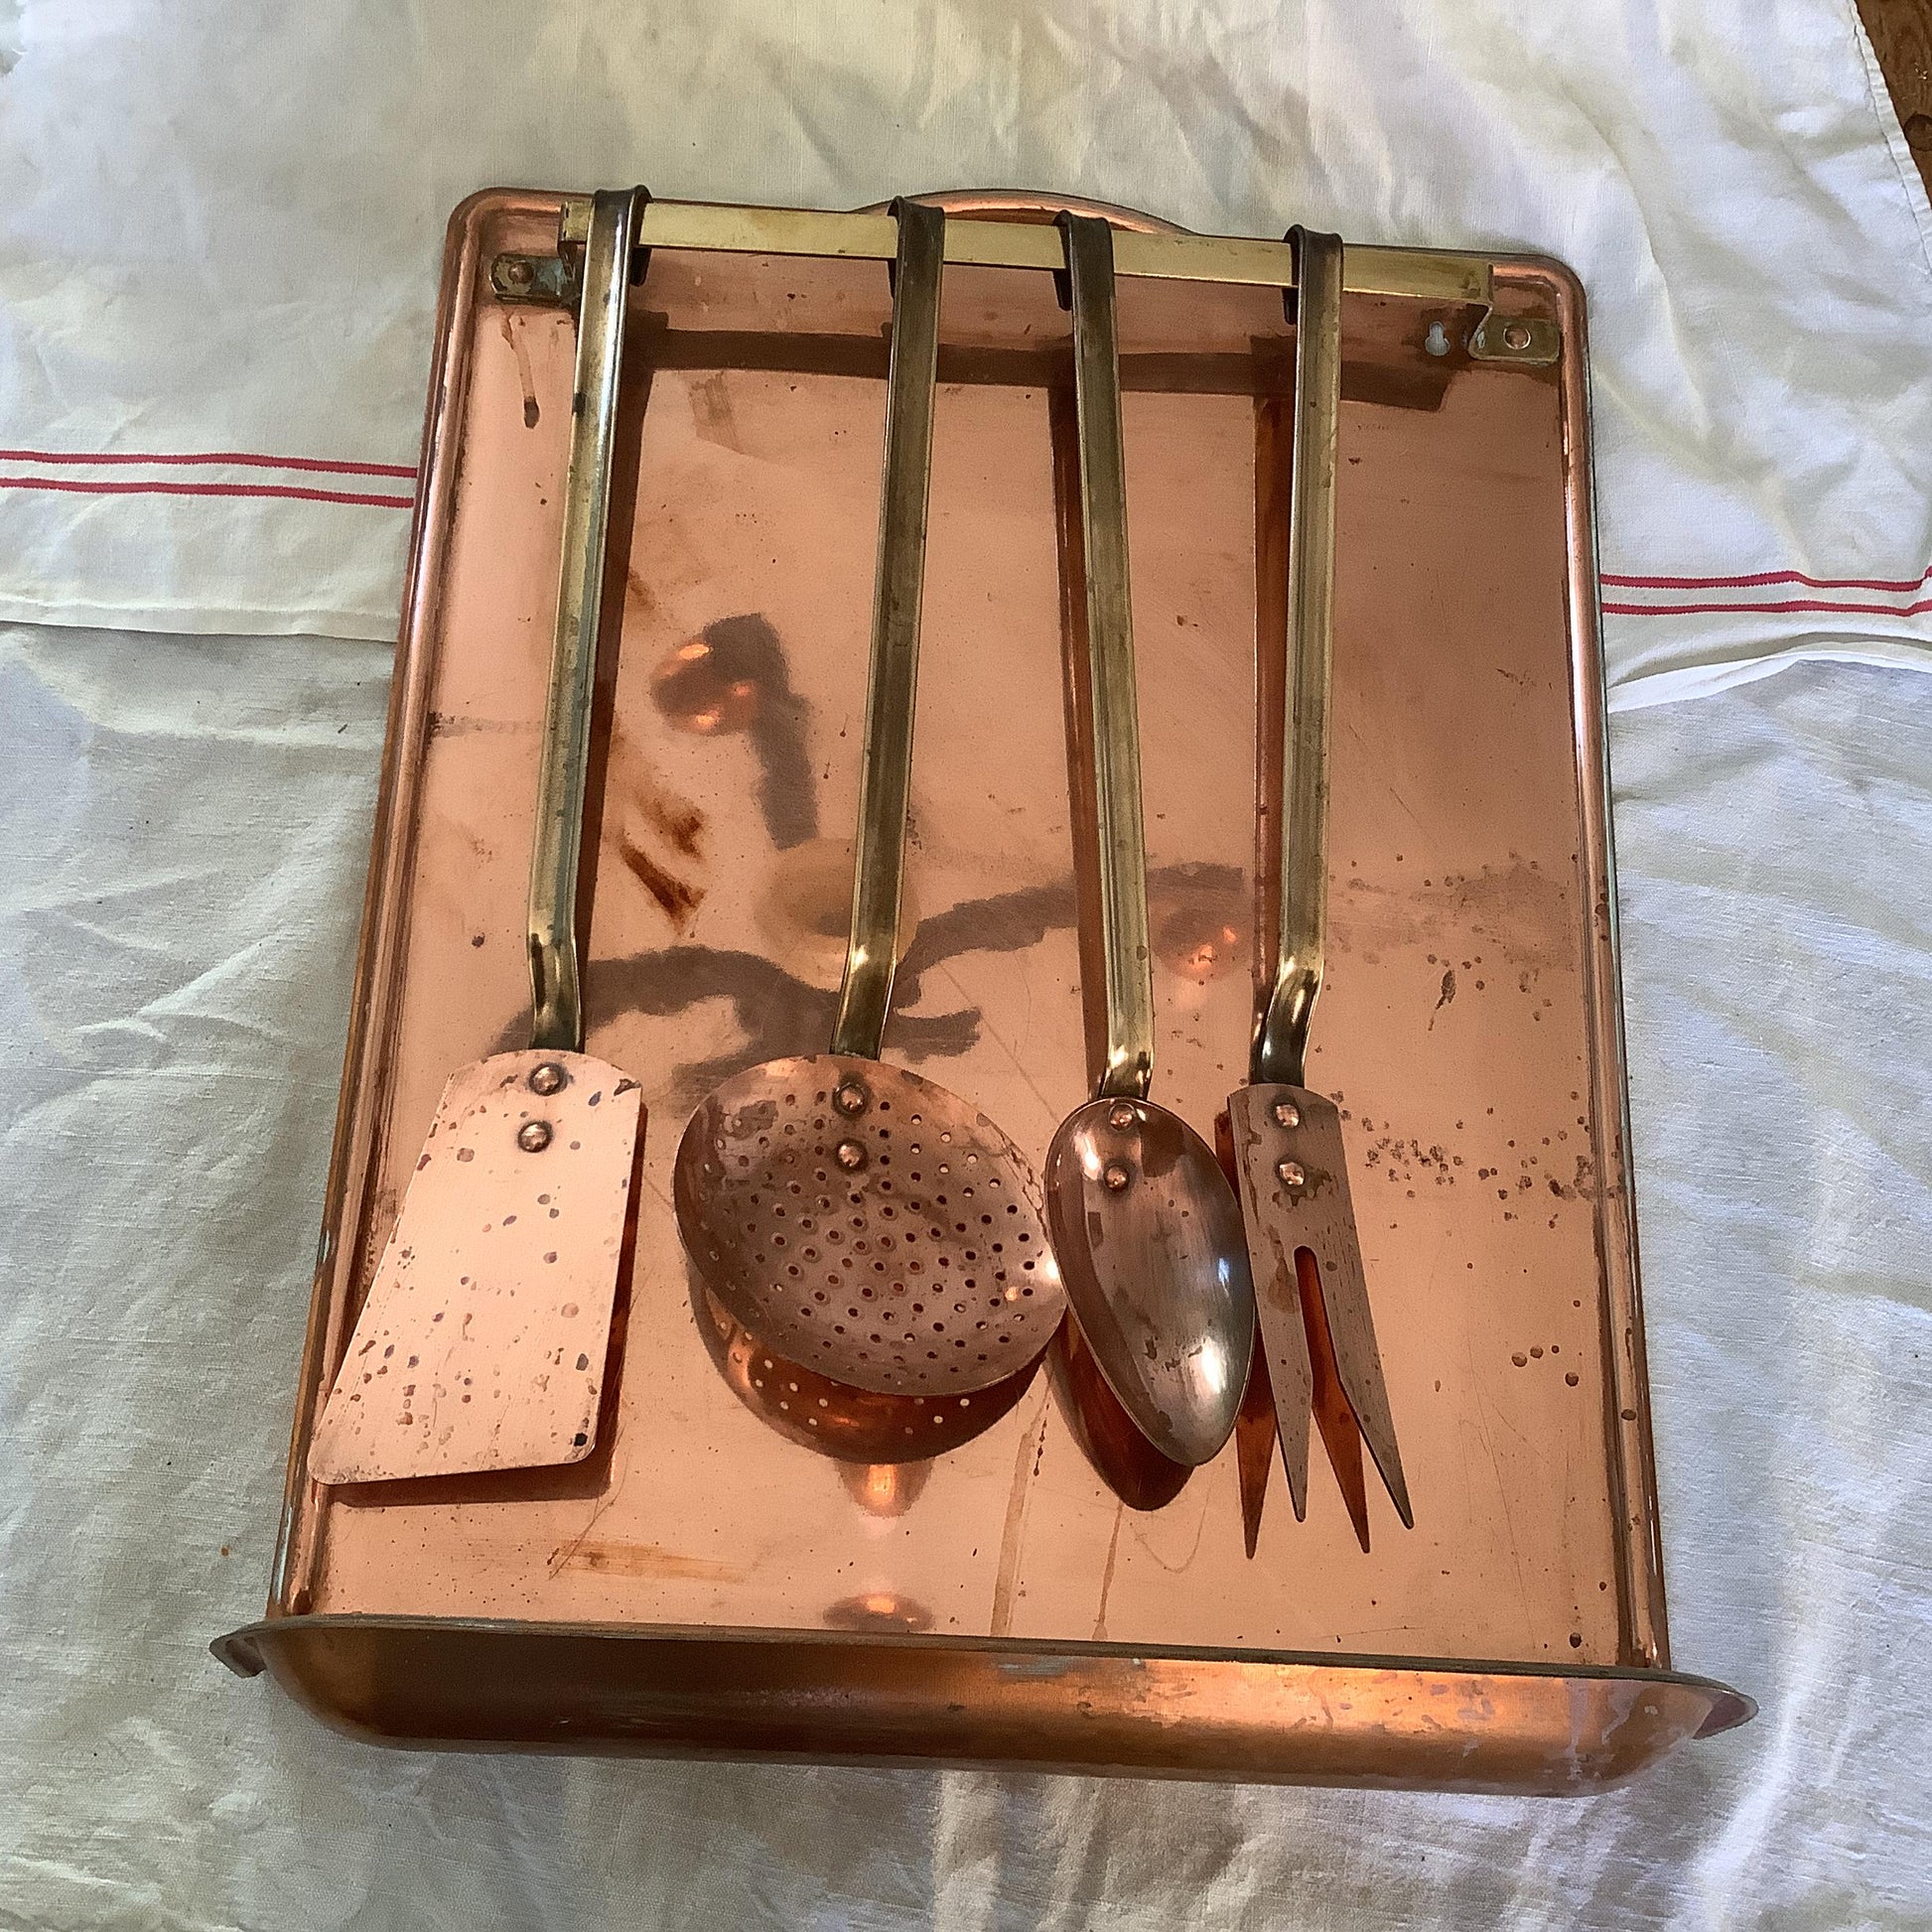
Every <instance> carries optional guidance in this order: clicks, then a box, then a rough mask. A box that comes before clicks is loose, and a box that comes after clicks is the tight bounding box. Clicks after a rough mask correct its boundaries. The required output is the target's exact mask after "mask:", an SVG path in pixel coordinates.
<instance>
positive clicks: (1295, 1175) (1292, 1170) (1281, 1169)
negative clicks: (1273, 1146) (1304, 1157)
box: [1275, 1161, 1308, 1187]
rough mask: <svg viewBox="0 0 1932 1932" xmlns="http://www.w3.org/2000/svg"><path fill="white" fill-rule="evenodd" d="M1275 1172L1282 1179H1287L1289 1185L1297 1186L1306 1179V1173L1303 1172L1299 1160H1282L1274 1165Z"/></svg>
mask: <svg viewBox="0 0 1932 1932" xmlns="http://www.w3.org/2000/svg"><path fill="white" fill-rule="evenodd" d="M1275 1173H1277V1174H1278V1175H1279V1176H1280V1177H1281V1178H1282V1179H1283V1180H1285V1181H1287V1182H1288V1184H1289V1185H1290V1186H1291V1187H1299V1186H1301V1184H1302V1183H1303V1181H1305V1180H1306V1179H1308V1175H1307V1174H1306V1173H1303V1171H1302V1164H1301V1162H1299V1161H1283V1162H1281V1163H1280V1164H1279V1165H1278V1166H1277V1167H1276V1169H1275Z"/></svg>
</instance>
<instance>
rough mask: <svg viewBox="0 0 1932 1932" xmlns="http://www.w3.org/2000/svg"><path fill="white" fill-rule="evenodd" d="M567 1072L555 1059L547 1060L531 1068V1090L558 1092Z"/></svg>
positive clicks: (534, 1091)
mask: <svg viewBox="0 0 1932 1932" xmlns="http://www.w3.org/2000/svg"><path fill="white" fill-rule="evenodd" d="M566 1078H568V1075H566V1074H565V1072H564V1070H563V1068H562V1067H560V1066H559V1065H558V1064H557V1062H556V1061H555V1060H545V1061H544V1063H543V1064H542V1065H541V1066H538V1067H532V1068H531V1070H530V1091H531V1092H532V1093H546V1094H547V1093H557V1092H559V1091H561V1089H562V1087H563V1084H564V1081H565V1079H566Z"/></svg>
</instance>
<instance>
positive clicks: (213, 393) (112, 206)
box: [0, 0, 1932, 702]
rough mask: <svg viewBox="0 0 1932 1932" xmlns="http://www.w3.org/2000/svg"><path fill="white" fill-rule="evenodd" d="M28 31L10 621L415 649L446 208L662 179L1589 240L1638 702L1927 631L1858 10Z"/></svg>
mask: <svg viewBox="0 0 1932 1932" xmlns="http://www.w3.org/2000/svg"><path fill="white" fill-rule="evenodd" d="M17 33H18V41H19V45H20V47H21V50H22V51H21V56H20V59H19V61H18V63H17V64H16V65H15V66H14V68H13V69H12V71H11V72H9V73H8V74H7V75H6V76H5V78H4V81H0V107H3V108H4V111H0V618H11V619H16V620H27V621H57V622H72V623H108V624H115V623H119V624H132V625H152V626H155V627H159V628H167V629H191V630H262V631H311V632H317V633H320V634H325V635H346V636H358V637H376V638H387V637H389V636H390V635H391V634H392V633H393V623H394V612H395V608H396V603H397V595H398V588H399V582H400V573H401V567H402V555H403V544H404V538H405V535H406V526H407V523H408V514H407V510H406V508H405V507H401V506H402V505H406V503H407V500H408V498H409V497H410V495H411V494H412V486H411V483H410V481H409V476H410V473H411V472H412V471H413V468H414V465H415V461H416V453H417V436H418V431H419V426H420V423H421V419H422V397H423V392H424V387H425V382H426V379H427V375H428V356H429V343H430V325H431V319H432V315H433V309H434V302H435V294H436V280H437V269H438V264H439V257H440V239H441V233H442V228H443V224H444V222H445V220H446V219H447V217H448V215H449V211H450V209H451V208H452V207H454V206H455V205H456V204H457V203H458V202H459V201H460V200H461V199H462V198H463V197H464V196H465V195H467V194H469V193H470V192H471V191H472V190H474V189H477V188H480V187H486V186H489V185H492V184H496V183H502V184H509V185H522V186H530V187H557V188H587V187H596V186H611V185H623V184H626V183H628V182H631V181H639V180H640V181H643V182H644V183H646V184H647V185H648V186H649V187H650V189H651V190H652V192H653V193H655V194H657V195H662V196H686V197H696V198H700V199H719V200H742V201H768V202H781V203H793V204H799V205H803V206H810V207H850V206H856V205H858V204H861V203H866V202H871V201H876V200H880V199H883V198H886V197H889V196H891V195H894V194H897V193H900V192H904V191H907V190H914V189H922V188H940V187H1003V186H1017V187H1036V188H1052V189H1062V190H1066V191H1068V192H1080V193H1085V194H1090V195H1096V196H1100V197H1102V198H1104V199H1107V200H1110V201H1116V202H1123V203H1127V204H1129V205H1130V206H1135V207H1143V208H1146V209H1148V210H1150V211H1151V212H1153V213H1157V214H1162V215H1167V216H1170V217H1172V218H1173V219H1176V220H1179V221H1183V222H1186V223H1187V224H1189V225H1190V226H1194V227H1198V228H1204V229H1217V230H1222V231H1226V232H1235V233H1256V234H1279V233H1280V232H1281V231H1282V230H1283V229H1284V228H1285V227H1287V225H1288V224H1289V223H1290V222H1291V221H1295V220H1306V221H1308V222H1311V223H1313V224H1318V225H1323V226H1331V227H1335V228H1339V229H1341V230H1343V231H1344V232H1345V233H1346V234H1347V236H1348V237H1349V238H1350V239H1353V240H1360V241H1392V242H1393V241H1400V242H1415V243H1422V244H1428V245H1435V246H1473V247H1499V248H1527V249H1535V250H1541V251H1543V252H1546V253H1550V254H1554V255H1557V256H1560V257H1561V258H1563V259H1564V260H1565V261H1567V262H1569V263H1570V265H1571V266H1572V267H1573V268H1575V269H1576V270H1577V271H1578V273H1579V274H1581V275H1582V276H1583V278H1584V280H1585V283H1586V285H1587V289H1588V291H1589V294H1590V297H1591V300H1592V315H1591V337H1592V344H1593V348H1594V355H1595V385H1594V386H1595V409H1596V436H1597V463H1598V475H1599V480H1600V484H1601V526H1602V541H1603V561H1604V568H1605V570H1606V572H1608V573H1609V576H1608V581H1607V584H1606V589H1607V591H1608V592H1609V596H1608V599H1607V602H1608V604H1609V606H1610V619H1611V621H1610V628H1609V637H1608V643H1609V655H1610V668H1611V681H1612V683H1613V684H1616V685H1618V686H1627V685H1631V684H1633V683H1634V682H1635V681H1636V680H1638V679H1651V680H1656V679H1658V678H1662V679H1663V680H1664V682H1663V683H1662V684H1661V685H1659V684H1656V683H1654V682H1653V683H1652V684H1651V685H1650V686H1648V687H1647V688H1646V689H1645V690H1643V691H1629V692H1627V693H1624V694H1623V697H1624V701H1629V702H1642V701H1646V700H1648V699H1654V698H1655V697H1656V696H1658V695H1661V694H1664V693H1667V692H1669V691H1672V690H1676V689H1680V688H1684V687H1685V686H1686V685H1687V684H1688V685H1689V686H1691V687H1694V688H1699V687H1702V686H1703V685H1705V684H1708V683H1710V682H1712V681H1714V680H1716V681H1723V680H1725V679H1726V678H1729V677H1733V676H1736V675H1739V674H1747V673H1748V671H1749V669H1750V667H1751V666H1752V665H1754V664H1758V663H1761V662H1762V661H1764V660H1766V659H1771V658H1781V657H1785V656H1788V655H1790V654H1791V653H1793V652H1801V653H1806V654H1811V655H1823V656H1847V657H1854V658H1861V659H1876V660H1880V661H1899V660H1901V659H1906V658H1916V657H1918V656H1919V655H1921V654H1922V653H1923V652H1924V651H1925V649H1926V647H1927V645H1928V644H1929V643H1932V577H1928V575H1927V566H1928V564H1932V252H1929V246H1932V245H1929V244H1928V236H1932V214H1928V210H1927V207H1926V203H1925V196H1924V193H1923V190H1922V188H1921V186H1920V183H1919V180H1918V177H1917V175H1916V173H1915V172H1914V170H1913V167H1912V164H1911V160H1910V157H1909V155H1908V154H1907V152H1906V149H1905V145H1904V141H1903V138H1902V136H1901V135H1900V134H1899V131H1898V127H1897V122H1896V119H1895V117H1894V116H1893V115H1892V113H1891V109H1890V106H1889V103H1888V102H1887V101H1886V99H1885V96H1884V91H1883V84H1882V81H1880V80H1879V79H1878V77H1877V74H1876V70H1875V69H1874V68H1873V67H1872V66H1871V64H1870V61H1869V55H1868V51H1867V50H1866V49H1865V47H1864V43H1863V36H1862V34H1861V31H1860V29H1859V26H1858V22H1857V17H1856V15H1855V13H1854V10H1853V5H1852V0H1650V4H1648V5H1646V4H1644V0H1575V3H1574V4H1571V5H1566V6H1562V7H1543V8H1535V7H1504V6H1501V5H1499V4H1497V3H1496V0H1483V4H1479V5H1468V4H1464V0H1314V4H1310V5H1306V6H1301V5H1298V6H1286V7H1285V6H1281V5H1278V4H1276V0H1105V3H1104V4H1089V0H1048V4H1044V5H1042V4H1039V0H916V3H915V4H905V5H888V4H884V0H822V3H821V4H818V5H815V6H811V7H806V8H794V7H792V6H790V5H787V4H783V0H718V4H714V5H707V6H703V7H695V6H693V7H676V8H673V7H663V6H638V7H613V6H609V5H605V4H602V0H551V3H550V4H548V5H545V6H543V7H541V8H537V9H531V8H529V7H525V6H516V5H510V4H506V0H437V4H434V5H432V4H429V0H398V4H394V5H388V6H374V5H363V6H354V5H349V4H347V0H329V3H328V4H322V5H315V6H308V7H300V8H295V7H289V8H260V7H255V6H251V5H248V4H245V0H26V4H25V5H23V6H22V8H21V18H20V23H19V27H18V30H17ZM209 456H214V457H219V458H224V459H227V460H226V461H219V462H213V463H209V462H207V461H203V459H205V458H207V457H209ZM187 458H193V459H196V460H195V461H193V462H187V461H184V459H187ZM101 492H105V493H101ZM263 492H269V493H263ZM1687 606H1688V607H1693V608H1691V609H1689V610H1688V611H1687V610H1685V609H1684V608H1683V607H1687ZM1637 607H1645V608H1651V607H1662V608H1661V610H1654V611H1653V614H1652V615H1648V616H1632V615H1626V613H1627V612H1629V611H1632V610H1634V609H1636V608H1637ZM1731 607H1743V608H1741V609H1737V608H1731ZM1764 607H1773V608H1764Z"/></svg>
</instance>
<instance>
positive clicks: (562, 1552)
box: [545, 1456, 628, 1577]
mask: <svg viewBox="0 0 1932 1932" xmlns="http://www.w3.org/2000/svg"><path fill="white" fill-rule="evenodd" d="M627 1473H628V1470H627V1469H626V1468H625V1467H624V1466H623V1465H622V1464H621V1463H620V1462H619V1461H618V1460H617V1459H616V1457H615V1456H614V1457H613V1462H612V1468H611V1486H610V1488H609V1489H607V1490H606V1491H605V1492H604V1494H603V1495H601V1496H600V1497H599V1498H598V1499H597V1506H596V1507H595V1508H594V1509H593V1510H592V1511H591V1513H590V1515H589V1516H588V1517H586V1518H585V1520H584V1527H583V1528H582V1529H581V1530H579V1531H578V1532H577V1534H576V1535H575V1536H573V1537H572V1538H571V1539H570V1541H569V1542H568V1543H564V1544H560V1545H559V1546H558V1547H557V1548H556V1549H555V1550H554V1551H552V1552H551V1555H550V1561H549V1563H548V1564H547V1565H546V1566H545V1568H546V1569H547V1570H548V1571H549V1573H550V1575H551V1576H552V1577H559V1576H561V1575H562V1574H563V1573H564V1571H565V1570H566V1569H567V1568H568V1567H569V1565H570V1561H571V1559H572V1558H573V1557H574V1556H576V1554H577V1552H578V1551H579V1550H581V1549H582V1548H583V1547H584V1545H585V1544H586V1543H587V1542H588V1541H589V1539H590V1534H591V1532H592V1531H593V1530H594V1529H596V1528H597V1526H598V1524H599V1523H600V1522H601V1521H602V1520H603V1518H604V1515H605V1513H606V1512H607V1511H608V1510H609V1509H610V1508H611V1506H612V1504H614V1503H615V1502H616V1501H617V1499H618V1498H619V1497H620V1496H621V1494H622V1493H623V1483H624V1477H625V1475H626V1474H627Z"/></svg>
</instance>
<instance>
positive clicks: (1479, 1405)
mask: <svg viewBox="0 0 1932 1932" xmlns="http://www.w3.org/2000/svg"><path fill="white" fill-rule="evenodd" d="M1462 1349H1463V1359H1464V1360H1465V1362H1466V1363H1467V1364H1468V1380H1469V1389H1470V1392H1471V1393H1472V1394H1473V1395H1474V1397H1475V1413H1474V1417H1473V1421H1474V1425H1475V1431H1476V1435H1477V1436H1478V1438H1479V1439H1480V1440H1481V1443H1482V1449H1483V1454H1484V1456H1485V1457H1486V1458H1487V1460H1488V1464H1489V1475H1490V1479H1491V1480H1492V1481H1493V1482H1494V1483H1495V1485H1496V1503H1497V1508H1496V1514H1497V1516H1498V1517H1499V1518H1500V1519H1501V1521H1502V1526H1503V1535H1504V1536H1505V1537H1506V1538H1507V1539H1508V1541H1509V1560H1510V1563H1511V1564H1512V1565H1513V1566H1514V1568H1515V1571H1516V1588H1517V1598H1516V1607H1517V1610H1518V1611H1519V1613H1520V1614H1521V1616H1522V1618H1523V1628H1524V1631H1525V1633H1526V1634H1527V1635H1529V1636H1532V1637H1533V1636H1534V1635H1535V1634H1536V1630H1535V1620H1534V1619H1533V1618H1532V1617H1531V1615H1530V1584H1529V1578H1528V1576H1527V1575H1526V1574H1525V1573H1524V1570H1523V1551H1522V1546H1521V1545H1520V1544H1519V1543H1518V1542H1517V1541H1516V1525H1515V1523H1514V1522H1513V1521H1512V1520H1511V1517H1510V1513H1509V1487H1508V1485H1507V1484H1506V1483H1505V1482H1504V1481H1503V1471H1502V1464H1501V1462H1500V1461H1498V1460H1497V1456H1496V1445H1495V1441H1494V1439H1493V1438H1492V1437H1491V1436H1490V1434H1489V1424H1488V1421H1487V1419H1486V1418H1485V1416H1484V1414H1483V1408H1484V1404H1483V1397H1482V1377H1481V1375H1480V1374H1479V1373H1478V1371H1477V1368H1476V1359H1475V1340H1474V1337H1473V1336H1471V1335H1467V1334H1465V1335H1464V1338H1463V1344H1462ZM1468 1428H1469V1425H1468V1424H1467V1423H1466V1422H1465V1423H1464V1424H1463V1426H1462V1428H1461V1429H1460V1430H1459V1431H1458V1432H1457V1434H1458V1435H1459V1436H1460V1437H1462V1438H1463V1439H1464V1440H1465V1443H1466V1438H1467V1435H1468ZM1515 1434H1516V1435H1517V1436H1518V1437H1519V1439H1521V1440H1524V1441H1525V1442H1527V1439H1526V1438H1522V1432H1521V1431H1516V1432H1515ZM1462 1466H1463V1468H1464V1469H1465V1470H1466V1469H1467V1468H1468V1456H1467V1454H1466V1453H1465V1454H1464V1455H1463V1458H1462ZM1471 1487H1473V1485H1471Z"/></svg>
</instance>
